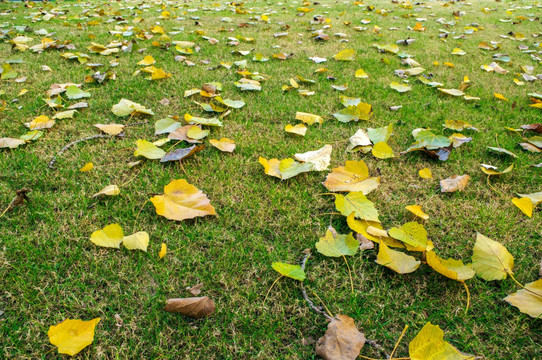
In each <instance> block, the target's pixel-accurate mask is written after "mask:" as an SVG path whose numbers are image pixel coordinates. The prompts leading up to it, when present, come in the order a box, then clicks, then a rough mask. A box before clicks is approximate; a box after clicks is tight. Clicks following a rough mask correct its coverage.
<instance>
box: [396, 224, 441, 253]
mask: <svg viewBox="0 0 542 360" xmlns="http://www.w3.org/2000/svg"><path fill="white" fill-rule="evenodd" d="M388 234H389V235H390V236H391V237H392V238H394V239H397V240H400V241H402V242H403V243H405V244H406V245H407V249H408V250H410V251H429V250H431V249H432V248H433V243H431V241H429V240H428V239H427V230H425V228H424V227H423V225H422V224H419V223H417V222H415V221H412V222H408V223H406V224H403V225H401V226H400V227H398V228H397V227H392V228H391V229H389V230H388Z"/></svg>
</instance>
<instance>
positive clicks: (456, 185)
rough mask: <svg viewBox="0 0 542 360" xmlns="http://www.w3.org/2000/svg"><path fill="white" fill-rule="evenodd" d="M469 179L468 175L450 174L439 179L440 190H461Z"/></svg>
mask: <svg viewBox="0 0 542 360" xmlns="http://www.w3.org/2000/svg"><path fill="white" fill-rule="evenodd" d="M469 180H470V176H469V175H452V176H450V177H449V178H447V179H444V180H440V191H441V192H455V191H463V190H464V189H465V187H466V186H467V183H468V182H469Z"/></svg>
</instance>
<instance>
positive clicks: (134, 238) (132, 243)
mask: <svg viewBox="0 0 542 360" xmlns="http://www.w3.org/2000/svg"><path fill="white" fill-rule="evenodd" d="M122 245H124V247H125V248H126V249H128V250H143V251H145V252H147V247H148V246H149V234H148V233H147V232H145V231H138V232H136V233H133V234H132V235H128V236H125V237H124V238H123V239H122Z"/></svg>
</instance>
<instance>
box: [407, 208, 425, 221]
mask: <svg viewBox="0 0 542 360" xmlns="http://www.w3.org/2000/svg"><path fill="white" fill-rule="evenodd" d="M405 209H407V210H408V211H410V212H411V213H413V214H414V215H416V216H417V217H419V218H422V219H424V220H427V219H429V215H427V214H426V213H424V212H423V210H422V207H421V206H420V205H408V206H406V207H405Z"/></svg>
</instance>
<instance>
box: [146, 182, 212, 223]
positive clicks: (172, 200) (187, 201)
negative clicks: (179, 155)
mask: <svg viewBox="0 0 542 360" xmlns="http://www.w3.org/2000/svg"><path fill="white" fill-rule="evenodd" d="M150 200H151V202H152V203H153V204H154V207H155V208H156V213H157V214H158V215H161V216H163V217H165V218H167V219H170V220H177V221H182V220H186V219H193V218H195V217H200V216H206V215H216V211H215V208H214V207H213V206H212V205H211V202H210V201H209V199H208V198H207V195H205V194H204V193H203V192H202V191H201V190H198V189H197V188H196V187H195V186H194V185H191V184H189V183H188V182H187V181H186V180H184V179H180V180H173V181H171V182H170V183H169V184H168V185H166V186H165V187H164V194H163V195H156V196H153V197H152V198H151V199H150Z"/></svg>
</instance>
